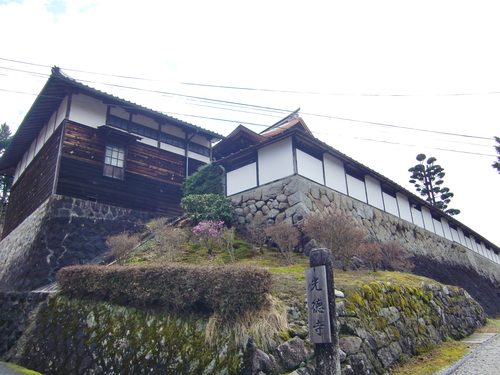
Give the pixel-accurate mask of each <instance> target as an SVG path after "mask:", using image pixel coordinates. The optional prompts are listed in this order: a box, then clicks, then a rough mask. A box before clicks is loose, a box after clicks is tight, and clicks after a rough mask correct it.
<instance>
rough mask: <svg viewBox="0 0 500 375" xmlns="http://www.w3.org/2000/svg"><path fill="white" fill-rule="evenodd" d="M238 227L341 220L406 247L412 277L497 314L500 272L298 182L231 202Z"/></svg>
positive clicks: (458, 248) (419, 231)
mask: <svg viewBox="0 0 500 375" xmlns="http://www.w3.org/2000/svg"><path fill="white" fill-rule="evenodd" d="M230 199H231V200H232V202H233V204H234V206H235V211H236V215H237V219H236V222H237V223H238V224H239V225H246V224H250V223H257V224H267V225H273V224H277V223H281V222H288V223H293V224H296V225H299V226H300V223H301V222H302V221H303V220H304V219H305V218H306V217H307V216H308V215H311V214H313V213H319V212H324V213H330V214H343V215H346V216H349V217H351V218H352V219H354V221H355V222H356V223H357V225H358V226H359V227H360V228H364V229H365V230H366V232H367V233H368V234H369V235H370V236H372V237H374V238H376V239H378V240H380V241H388V240H397V241H401V242H403V243H405V244H406V245H407V246H408V249H409V250H410V251H411V253H412V254H413V255H414V258H413V262H414V264H415V268H414V272H415V273H417V274H420V275H423V276H427V277H431V278H433V279H435V280H437V281H439V282H442V283H446V284H452V285H457V286H460V287H462V288H464V289H465V290H467V291H468V292H469V293H470V294H471V295H472V296H473V297H474V299H476V300H477V301H478V302H479V303H481V305H482V306H483V308H484V309H485V310H486V312H487V313H488V315H490V316H494V315H496V314H500V289H499V287H500V266H499V265H498V264H497V263H495V262H492V261H491V260H489V259H488V258H486V257H484V256H482V255H480V254H478V253H476V252H474V251H471V250H470V249H467V248H466V247H464V246H462V245H461V244H459V243H457V242H453V241H450V240H448V239H446V238H444V237H441V236H439V235H436V234H434V233H432V232H429V231H428V230H425V229H423V228H421V227H419V226H417V225H415V224H413V223H410V222H407V221H405V220H402V219H400V218H398V217H396V216H394V215H391V214H389V213H387V212H384V211H382V210H379V209H377V208H375V207H373V206H370V205H368V204H366V203H364V202H361V201H358V200H356V199H353V198H350V197H348V196H346V195H344V194H341V193H339V192H337V191H334V190H331V189H329V188H326V187H325V186H322V185H319V184H317V183H314V182H312V181H310V180H307V179H305V178H303V177H300V176H293V177H290V178H287V179H284V180H280V181H277V182H273V183H270V184H267V185H265V186H261V187H258V188H256V189H252V190H249V191H246V192H243V193H240V194H236V195H233V196H231V197H230Z"/></svg>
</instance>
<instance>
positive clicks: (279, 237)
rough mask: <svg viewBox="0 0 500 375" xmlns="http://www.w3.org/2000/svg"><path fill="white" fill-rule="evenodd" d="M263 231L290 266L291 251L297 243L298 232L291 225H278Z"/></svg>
mask: <svg viewBox="0 0 500 375" xmlns="http://www.w3.org/2000/svg"><path fill="white" fill-rule="evenodd" d="M265 231H266V234H267V235H268V236H269V237H271V240H272V241H273V242H274V243H275V244H276V245H277V246H278V247H279V249H280V251H281V253H282V254H283V256H284V257H285V260H286V261H287V262H288V264H292V263H293V261H292V253H293V249H294V248H295V246H297V244H298V242H299V236H300V232H299V230H298V229H297V228H296V227H294V226H293V224H291V223H280V224H276V225H272V226H270V227H267V228H266V229H265Z"/></svg>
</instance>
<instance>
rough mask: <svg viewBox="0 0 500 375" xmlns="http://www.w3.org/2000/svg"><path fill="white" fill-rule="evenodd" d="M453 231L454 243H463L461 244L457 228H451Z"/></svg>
mask: <svg viewBox="0 0 500 375" xmlns="http://www.w3.org/2000/svg"><path fill="white" fill-rule="evenodd" d="M450 230H451V236H452V237H453V241H455V242H458V243H461V242H460V234H459V233H458V231H457V230H456V229H455V228H450Z"/></svg>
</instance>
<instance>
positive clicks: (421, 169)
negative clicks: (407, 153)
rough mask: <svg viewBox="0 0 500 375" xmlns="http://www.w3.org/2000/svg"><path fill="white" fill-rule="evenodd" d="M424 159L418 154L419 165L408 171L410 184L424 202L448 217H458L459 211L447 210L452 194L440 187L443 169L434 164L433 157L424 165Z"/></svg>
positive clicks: (423, 155) (434, 159) (422, 155)
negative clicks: (423, 198)
mask: <svg viewBox="0 0 500 375" xmlns="http://www.w3.org/2000/svg"><path fill="white" fill-rule="evenodd" d="M425 159H426V156H425V154H418V155H417V161H418V162H419V164H417V165H415V166H414V167H411V168H410V169H408V172H411V180H410V183H412V184H414V185H415V188H416V189H417V191H418V192H419V193H420V195H421V196H423V197H425V200H426V201H427V202H429V203H430V204H432V205H433V206H435V207H437V208H439V209H440V210H441V211H444V212H446V213H447V214H448V215H458V214H459V213H460V210H457V209H454V208H448V204H449V203H450V200H451V198H453V195H454V194H453V193H452V192H451V191H450V189H448V188H447V187H442V186H441V185H442V184H443V183H444V181H443V180H442V178H443V177H444V175H445V173H444V168H442V167H441V166H440V165H438V164H434V163H435V162H436V160H437V159H436V158H435V157H430V158H429V159H427V161H426V162H425V164H424V160H425Z"/></svg>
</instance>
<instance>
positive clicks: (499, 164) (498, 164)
mask: <svg viewBox="0 0 500 375" xmlns="http://www.w3.org/2000/svg"><path fill="white" fill-rule="evenodd" d="M495 141H497V143H498V146H495V150H496V151H497V153H498V157H497V161H496V162H494V163H493V164H492V165H491V166H492V167H493V168H495V169H496V170H497V171H498V173H500V138H499V137H495Z"/></svg>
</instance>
